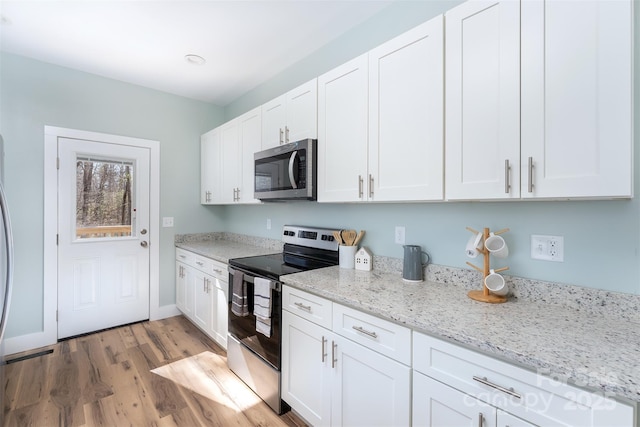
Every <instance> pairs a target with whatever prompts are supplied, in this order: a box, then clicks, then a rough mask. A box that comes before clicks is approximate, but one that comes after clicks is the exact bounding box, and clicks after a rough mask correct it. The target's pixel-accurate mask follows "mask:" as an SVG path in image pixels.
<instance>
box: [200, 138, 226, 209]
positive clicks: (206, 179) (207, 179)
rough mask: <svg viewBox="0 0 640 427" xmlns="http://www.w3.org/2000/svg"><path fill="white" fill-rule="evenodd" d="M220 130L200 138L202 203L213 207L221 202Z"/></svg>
mask: <svg viewBox="0 0 640 427" xmlns="http://www.w3.org/2000/svg"><path fill="white" fill-rule="evenodd" d="M220 197H221V194H220V129H218V128H216V129H213V130H211V131H209V132H207V133H205V134H203V135H202V136H201V137H200V203H201V204H203V205H212V204H215V203H217V202H218V201H219V200H220Z"/></svg>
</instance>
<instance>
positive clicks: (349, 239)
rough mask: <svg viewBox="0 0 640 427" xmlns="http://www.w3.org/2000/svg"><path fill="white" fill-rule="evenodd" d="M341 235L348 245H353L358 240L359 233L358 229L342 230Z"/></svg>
mask: <svg viewBox="0 0 640 427" xmlns="http://www.w3.org/2000/svg"><path fill="white" fill-rule="evenodd" d="M340 236H341V237H342V241H343V242H344V244H345V245H346V246H353V243H354V242H355V241H356V237H357V233H356V230H342V231H341V232H340Z"/></svg>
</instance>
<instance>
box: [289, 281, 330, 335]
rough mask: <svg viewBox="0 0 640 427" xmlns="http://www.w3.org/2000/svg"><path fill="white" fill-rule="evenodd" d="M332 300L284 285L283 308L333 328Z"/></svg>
mask: <svg viewBox="0 0 640 427" xmlns="http://www.w3.org/2000/svg"><path fill="white" fill-rule="evenodd" d="M331 304H332V303H331V301H329V300H326V299H324V298H322V297H319V296H316V295H313V294H310V293H308V292H305V291H301V290H299V289H295V288H291V287H289V286H283V287H282V308H283V309H285V310H288V311H290V312H291V313H294V314H297V315H298V316H300V317H302V318H304V319H307V320H309V321H311V322H313V323H315V324H317V325H320V326H322V327H325V328H327V329H331Z"/></svg>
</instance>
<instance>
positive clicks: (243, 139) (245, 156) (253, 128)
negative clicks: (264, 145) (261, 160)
mask: <svg viewBox="0 0 640 427" xmlns="http://www.w3.org/2000/svg"><path fill="white" fill-rule="evenodd" d="M261 125H262V114H261V111H260V107H258V108H254V109H253V110H251V111H249V112H247V113H245V114H243V115H242V116H240V117H239V118H238V138H239V144H240V150H241V156H240V163H241V168H242V173H241V180H240V181H239V182H238V189H237V192H236V201H237V202H240V203H260V201H259V200H258V199H256V198H254V197H253V195H254V187H255V173H254V171H255V163H254V159H253V155H254V154H255V153H256V151H260V150H261Z"/></svg>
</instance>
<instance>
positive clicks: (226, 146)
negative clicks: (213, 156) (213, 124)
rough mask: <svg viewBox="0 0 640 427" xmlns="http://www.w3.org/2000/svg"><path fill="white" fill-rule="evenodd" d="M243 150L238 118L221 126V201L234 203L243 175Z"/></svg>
mask: <svg viewBox="0 0 640 427" xmlns="http://www.w3.org/2000/svg"><path fill="white" fill-rule="evenodd" d="M241 152H242V151H241V150H240V143H239V135H238V119H234V120H231V121H230V122H227V123H225V124H224V125H222V127H221V128H220V169H221V174H220V180H221V182H220V192H221V193H222V196H221V197H220V200H219V201H220V203H224V204H226V203H234V202H235V201H236V199H237V196H236V194H237V185H238V182H239V181H240V177H241V169H240V167H241V159H240V155H241Z"/></svg>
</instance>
